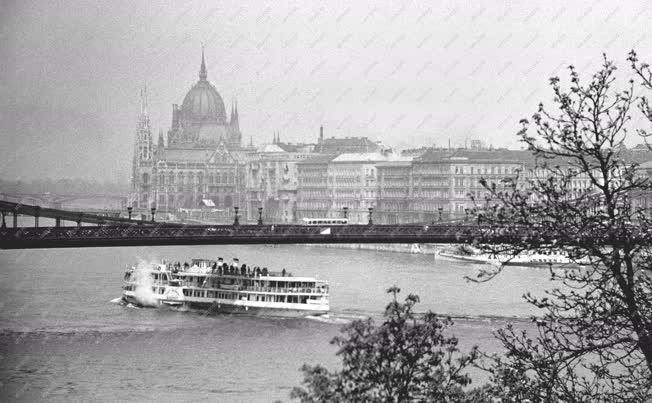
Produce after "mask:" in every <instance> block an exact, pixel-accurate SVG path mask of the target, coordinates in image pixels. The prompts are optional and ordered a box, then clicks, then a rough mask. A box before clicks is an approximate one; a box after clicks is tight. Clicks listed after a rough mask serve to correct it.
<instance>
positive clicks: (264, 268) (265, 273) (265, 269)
mask: <svg viewBox="0 0 652 403" xmlns="http://www.w3.org/2000/svg"><path fill="white" fill-rule="evenodd" d="M267 273H268V272H267V267H263V271H262V274H263V276H266V275H267Z"/></svg>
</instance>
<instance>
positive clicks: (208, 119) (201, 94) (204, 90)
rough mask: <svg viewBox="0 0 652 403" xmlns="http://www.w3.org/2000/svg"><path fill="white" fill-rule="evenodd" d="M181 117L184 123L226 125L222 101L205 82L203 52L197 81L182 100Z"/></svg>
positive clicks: (217, 93)
mask: <svg viewBox="0 0 652 403" xmlns="http://www.w3.org/2000/svg"><path fill="white" fill-rule="evenodd" d="M181 115H182V117H183V119H184V120H185V121H186V122H191V123H204V122H205V123H219V124H225V123H226V109H225V108H224V101H223V100H222V97H221V96H220V94H219V92H217V90H216V89H215V87H214V86H213V84H211V83H210V82H209V81H208V80H207V73H206V63H205V62H204V52H203V51H202V55H201V68H200V70H199V81H197V83H196V84H195V85H194V86H193V87H192V88H191V89H190V91H188V93H187V94H186V96H185V98H184V99H183V104H182V105H181Z"/></svg>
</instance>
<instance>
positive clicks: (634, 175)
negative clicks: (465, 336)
mask: <svg viewBox="0 0 652 403" xmlns="http://www.w3.org/2000/svg"><path fill="white" fill-rule="evenodd" d="M630 61H631V57H630ZM632 63H634V65H635V67H636V60H634V61H633V62H632ZM638 67H639V68H640V70H638V71H637V72H638V73H639V76H640V77H642V78H643V79H644V80H647V81H646V82H647V85H648V86H649V84H650V75H649V69H648V68H647V66H645V67H642V66H640V65H638ZM646 69H647V70H646ZM568 70H569V73H570V82H569V83H568V86H567V87H566V88H564V87H562V83H561V81H560V79H559V78H558V77H553V78H551V79H550V86H551V87H552V91H553V95H554V98H553V102H554V108H552V109H550V108H547V107H544V105H543V104H540V105H539V108H538V111H537V113H535V114H534V115H533V117H532V123H531V122H530V121H528V120H525V119H524V120H522V121H521V124H522V126H523V127H522V129H521V130H520V131H519V133H518V135H519V136H520V138H521V141H522V142H524V143H525V144H526V145H527V147H528V149H529V150H531V151H532V153H533V155H534V164H533V166H532V167H530V169H529V170H528V171H527V172H526V171H524V172H521V173H520V174H519V175H518V177H516V178H506V179H505V180H504V181H503V183H501V184H492V183H488V182H486V181H483V185H484V186H485V188H486V189H487V193H488V196H487V198H486V199H485V200H483V201H476V206H477V207H476V209H475V214H476V215H477V217H478V222H479V223H480V227H481V235H480V236H479V238H478V243H479V245H480V246H481V247H482V248H483V249H485V251H486V252H487V253H494V254H498V255H500V256H508V257H513V256H516V255H518V254H520V253H523V252H524V251H532V252H536V253H548V254H559V253H564V254H566V255H567V256H568V257H569V258H570V260H571V261H572V262H574V263H573V264H570V265H565V266H562V267H550V275H551V280H552V282H553V284H554V288H553V289H551V290H548V291H546V292H545V295H542V296H541V295H538V296H535V295H532V294H527V295H526V296H525V298H526V300H527V302H529V303H530V304H532V305H534V306H535V307H537V308H539V309H540V315H537V316H536V317H533V321H534V322H535V324H536V329H537V333H536V335H534V336H530V335H528V334H527V333H526V332H519V331H516V330H514V329H513V328H511V327H508V328H506V329H503V330H500V331H499V332H497V337H498V339H499V340H500V341H501V342H502V343H503V345H504V346H505V347H506V349H507V354H506V355H505V356H502V357H494V359H495V360H496V362H495V364H496V365H494V366H493V367H491V368H489V370H490V371H491V372H492V381H491V383H490V386H489V388H490V389H492V390H493V392H494V393H493V395H494V396H498V397H503V398H508V399H519V398H528V399H530V400H532V401H557V400H564V401H594V400H597V401H601V400H608V401H645V400H646V399H650V398H651V397H652V377H651V373H652V280H651V275H652V253H651V252H652V250H651V242H650V236H651V235H652V231H651V223H652V220H651V218H650V211H648V210H647V209H646V208H645V205H646V203H641V201H642V200H644V199H645V198H646V197H649V195H650V190H651V185H650V180H649V179H648V177H647V174H646V173H645V172H642V171H641V169H640V167H639V165H637V164H636V163H635V162H633V161H632V159H631V155H629V154H628V151H627V150H626V147H625V146H624V145H625V140H626V139H627V136H628V135H629V131H628V128H629V126H630V119H631V114H632V113H635V112H637V108H636V106H637V105H638V107H639V110H640V111H642V112H643V113H647V116H648V117H650V115H649V112H650V109H649V106H648V103H647V101H646V100H645V99H644V98H641V97H640V96H637V95H636V94H635V89H636V88H637V86H636V85H635V82H634V80H633V79H632V80H629V81H627V82H626V84H625V89H622V90H618V89H616V87H617V86H618V85H619V84H620V83H618V82H617V77H616V74H615V73H616V67H615V65H614V64H613V63H612V62H611V61H609V60H608V59H607V58H606V57H604V60H603V63H602V66H601V68H600V69H599V70H598V71H597V72H596V73H595V74H594V75H593V76H592V77H591V78H590V79H589V80H588V81H587V82H583V81H582V80H581V79H580V76H579V74H578V72H577V71H576V69H575V68H574V67H573V66H569V68H568ZM645 72H647V75H645ZM644 85H645V84H644ZM638 134H639V135H642V136H646V135H647V133H646V132H645V130H639V131H638ZM502 270H503V267H497V268H494V269H488V270H484V271H482V272H480V273H479V274H478V277H477V278H476V280H477V281H488V280H490V279H492V278H494V277H495V276H496V275H498V274H499V273H500V272H501V271H502Z"/></svg>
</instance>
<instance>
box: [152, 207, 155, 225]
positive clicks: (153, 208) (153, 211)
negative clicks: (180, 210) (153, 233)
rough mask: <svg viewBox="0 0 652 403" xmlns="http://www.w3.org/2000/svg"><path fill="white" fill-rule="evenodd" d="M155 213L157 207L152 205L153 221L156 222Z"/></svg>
mask: <svg viewBox="0 0 652 403" xmlns="http://www.w3.org/2000/svg"><path fill="white" fill-rule="evenodd" d="M154 214H156V207H152V222H154Z"/></svg>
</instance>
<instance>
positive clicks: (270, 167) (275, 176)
mask: <svg viewBox="0 0 652 403" xmlns="http://www.w3.org/2000/svg"><path fill="white" fill-rule="evenodd" d="M309 157H310V153H303V152H287V151H285V150H283V149H282V148H280V147H279V146H278V145H277V144H266V145H263V146H261V147H260V148H259V149H258V150H257V152H256V153H255V154H254V155H252V157H251V159H250V160H249V162H248V163H247V166H246V180H245V182H246V207H247V208H246V210H247V215H246V219H247V221H249V222H256V221H257V220H258V218H259V213H258V209H259V208H261V207H262V209H263V210H262V219H263V221H264V222H267V223H270V222H271V223H292V222H295V221H296V218H297V217H296V209H297V206H296V202H297V190H298V187H299V186H298V184H299V183H298V168H297V165H298V163H300V162H301V161H305V160H306V159H307V158H309Z"/></svg>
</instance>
